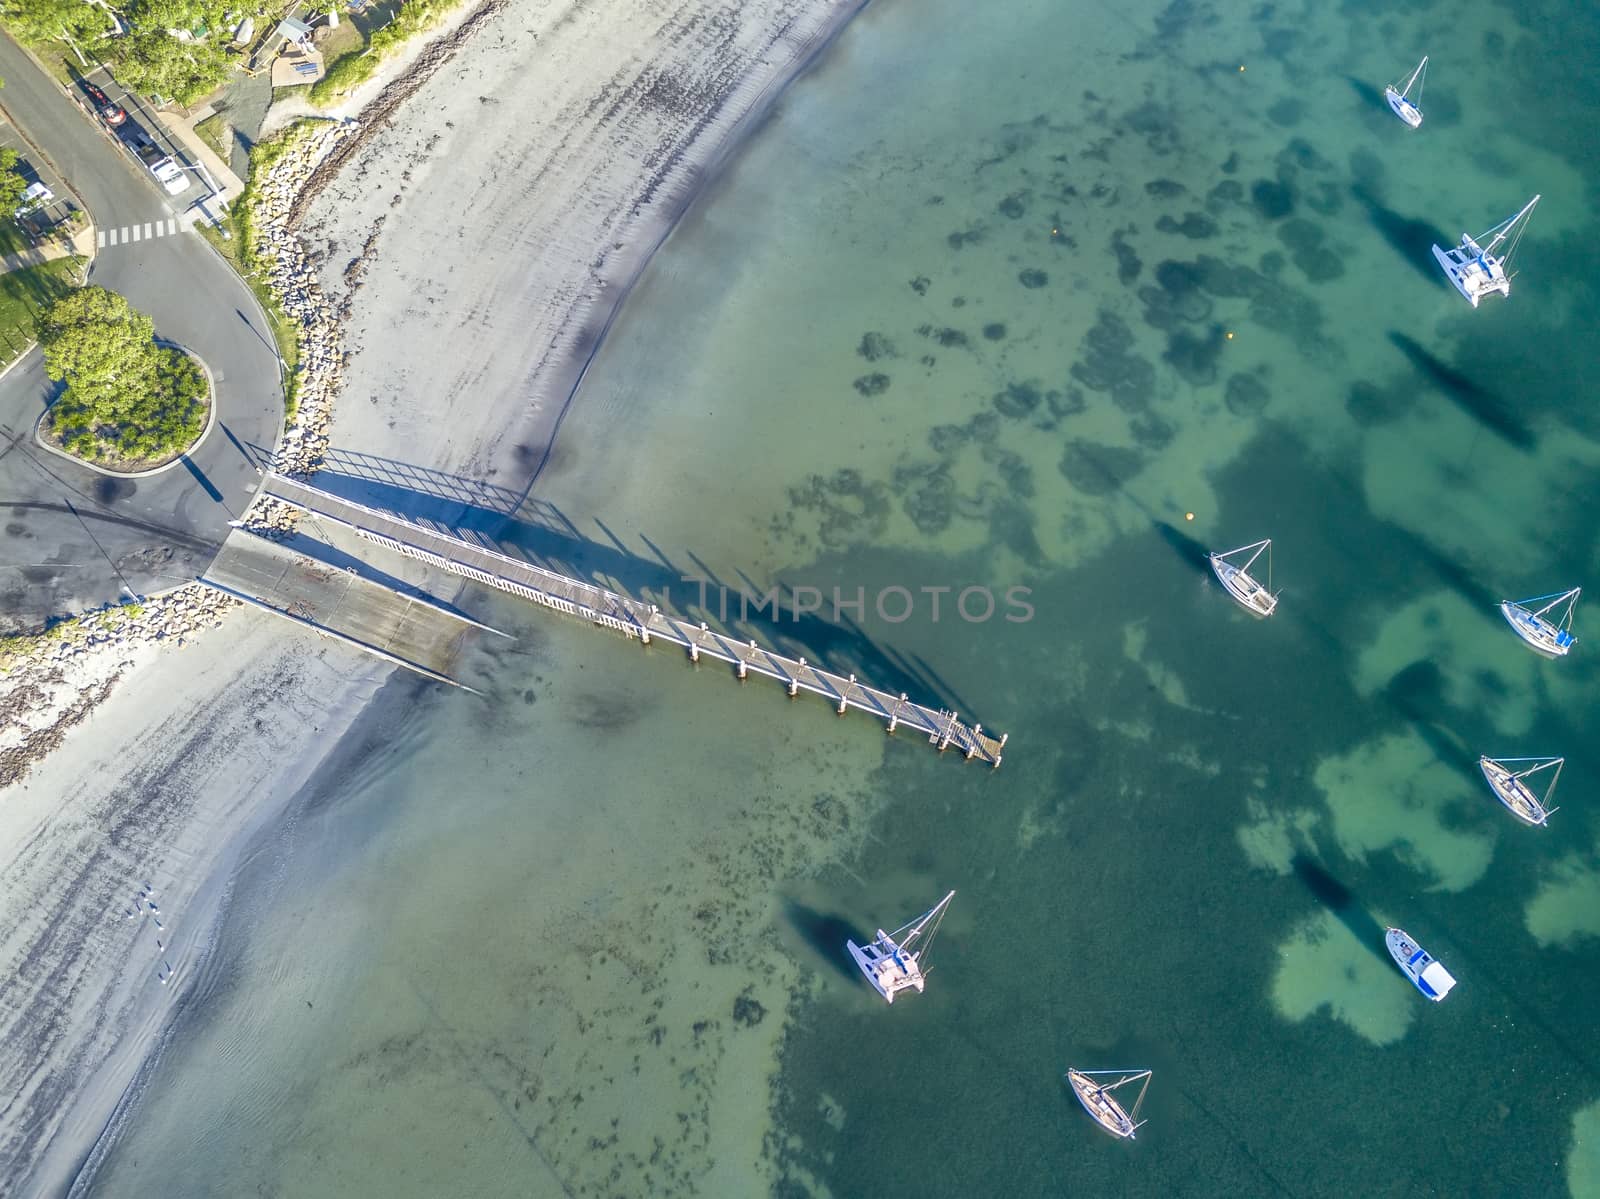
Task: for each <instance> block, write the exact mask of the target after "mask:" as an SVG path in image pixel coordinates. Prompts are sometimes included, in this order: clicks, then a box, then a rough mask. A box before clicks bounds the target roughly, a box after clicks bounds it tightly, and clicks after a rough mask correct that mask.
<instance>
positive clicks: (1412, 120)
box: [1383, 54, 1428, 129]
mask: <svg viewBox="0 0 1600 1199" xmlns="http://www.w3.org/2000/svg"><path fill="white" fill-rule="evenodd" d="M1427 73H1428V56H1427V55H1426V54H1424V55H1423V56H1422V61H1421V62H1419V63H1418V64H1417V69H1416V70H1415V71H1412V72H1411V78H1410V79H1407V80H1406V85H1405V86H1404V87H1402V88H1399V89H1396V88H1395V86H1394V84H1392V83H1391V84H1389V85H1388V86H1387V87H1385V88H1384V89H1383V98H1384V99H1385V100H1387V101H1389V107H1390V108H1391V109H1393V110H1394V115H1395V116H1397V117H1399V118H1400V119H1401V120H1402V121H1404V122H1405V123H1406V124H1407V125H1410V126H1411V127H1412V128H1413V129H1415V128H1416V127H1417V126H1418V125H1420V124H1422V109H1421V107H1419V106H1420V105H1421V103H1422V80H1423V76H1425V75H1426V74H1427ZM1413 87H1414V88H1416V89H1417V94H1416V96H1415V97H1413V96H1412V95H1411V89H1412V88H1413Z"/></svg>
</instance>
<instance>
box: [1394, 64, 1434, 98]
mask: <svg viewBox="0 0 1600 1199" xmlns="http://www.w3.org/2000/svg"><path fill="white" fill-rule="evenodd" d="M1427 69H1428V56H1427V55H1426V54H1424V55H1423V56H1422V61H1421V62H1420V63H1418V64H1417V69H1416V70H1415V71H1412V72H1411V78H1410V79H1407V80H1406V86H1405V90H1403V91H1402V92H1401V93H1400V95H1401V96H1402V97H1403V98H1405V99H1407V100H1410V99H1411V85H1412V84H1413V83H1415V82H1416V81H1417V79H1418V77H1419V76H1420V75H1421V74H1422V73H1423V72H1424V71H1426V70H1427ZM1421 100H1422V89H1421V88H1420V87H1419V88H1418V89H1417V98H1416V99H1415V100H1411V102H1412V103H1413V104H1417V105H1418V106H1419V107H1420V101H1421Z"/></svg>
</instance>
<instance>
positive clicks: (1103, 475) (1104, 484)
mask: <svg viewBox="0 0 1600 1199" xmlns="http://www.w3.org/2000/svg"><path fill="white" fill-rule="evenodd" d="M1144 462H1145V456H1144V455H1143V454H1141V453H1140V452H1139V451H1138V450H1133V449H1128V448H1126V447H1125V446H1114V445H1099V444H1097V443H1095V442H1092V441H1084V440H1082V439H1075V440H1073V441H1069V442H1068V443H1067V448H1066V450H1065V451H1064V452H1063V453H1062V455H1061V464H1060V469H1061V473H1062V475H1064V476H1065V477H1066V480H1067V482H1069V483H1071V484H1072V485H1073V486H1074V487H1076V488H1077V489H1078V490H1079V491H1081V492H1083V493H1084V494H1085V495H1095V496H1100V495H1111V494H1112V493H1114V492H1116V491H1119V490H1120V489H1121V488H1122V487H1124V486H1125V485H1126V484H1127V482H1128V480H1129V479H1131V478H1133V476H1134V475H1136V474H1138V473H1139V471H1140V470H1141V469H1143V467H1144Z"/></svg>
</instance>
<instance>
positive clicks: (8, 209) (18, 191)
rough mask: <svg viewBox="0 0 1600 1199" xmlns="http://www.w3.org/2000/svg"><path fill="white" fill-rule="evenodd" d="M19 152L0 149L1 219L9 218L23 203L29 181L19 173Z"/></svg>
mask: <svg viewBox="0 0 1600 1199" xmlns="http://www.w3.org/2000/svg"><path fill="white" fill-rule="evenodd" d="M17 161H18V160H17V152H16V151H15V150H12V149H10V148H9V147H8V148H6V149H0V220H9V219H10V218H11V214H12V213H13V212H15V211H16V210H17V205H18V204H21V203H22V193H23V192H24V191H26V190H27V188H28V181H27V180H26V179H24V178H23V177H22V176H21V175H19V174H18V173H17Z"/></svg>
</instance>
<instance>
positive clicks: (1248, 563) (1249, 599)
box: [1211, 537, 1278, 616]
mask: <svg viewBox="0 0 1600 1199" xmlns="http://www.w3.org/2000/svg"><path fill="white" fill-rule="evenodd" d="M1263 552H1265V553H1266V555H1267V585H1266V586H1265V587H1263V586H1262V585H1261V584H1260V583H1259V582H1257V581H1256V579H1255V578H1254V577H1252V576H1251V574H1250V568H1251V567H1252V566H1254V565H1255V561H1256V559H1257V558H1259V557H1261V555H1262V553H1263ZM1239 554H1249V555H1250V557H1248V558H1247V559H1245V563H1244V565H1243V566H1240V565H1238V564H1237V563H1234V562H1230V561H1229V559H1230V558H1233V557H1235V556H1237V555H1239ZM1211 569H1212V570H1214V571H1216V572H1217V579H1218V580H1219V581H1220V582H1221V583H1222V585H1223V586H1224V587H1225V588H1227V590H1228V594H1229V595H1231V596H1233V598H1234V599H1235V600H1237V601H1238V602H1239V603H1240V605H1242V606H1243V607H1244V608H1245V609H1246V610H1248V611H1250V612H1253V613H1255V614H1256V615H1257V616H1271V615H1272V613H1273V611H1274V610H1275V609H1276V608H1277V606H1278V597H1277V596H1275V595H1273V594H1272V539H1271V538H1270V537H1269V538H1267V540H1265V541H1256V542H1252V543H1251V544H1249V545H1241V546H1240V547H1239V548H1238V549H1236V550H1229V551H1227V553H1223V554H1212V555H1211Z"/></svg>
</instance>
